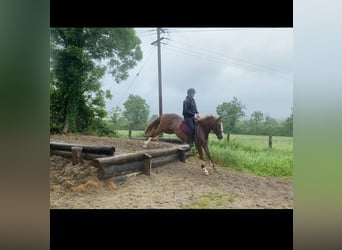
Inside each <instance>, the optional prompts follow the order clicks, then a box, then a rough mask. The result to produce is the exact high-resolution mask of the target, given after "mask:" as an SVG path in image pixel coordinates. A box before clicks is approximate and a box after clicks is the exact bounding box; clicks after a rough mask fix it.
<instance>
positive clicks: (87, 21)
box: [50, 0, 293, 27]
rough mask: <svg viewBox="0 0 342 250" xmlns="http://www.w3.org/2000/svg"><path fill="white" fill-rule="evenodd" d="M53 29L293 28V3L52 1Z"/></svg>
mask: <svg viewBox="0 0 342 250" xmlns="http://www.w3.org/2000/svg"><path fill="white" fill-rule="evenodd" d="M50 27H293V0H282V1H270V0H269V1H265V0H259V1H248V2H246V1H229V2H225V1H216V2H215V1H210V2H204V1H197V2H189V1H179V2H177V1H171V2H170V1H168V2H161V1H160V2H156V3H153V2H149V1H133V2H132V1H120V2H118V1H117V2H110V1H96V2H93V1H92V2H87V1H81V2H80V1H76V0H50Z"/></svg>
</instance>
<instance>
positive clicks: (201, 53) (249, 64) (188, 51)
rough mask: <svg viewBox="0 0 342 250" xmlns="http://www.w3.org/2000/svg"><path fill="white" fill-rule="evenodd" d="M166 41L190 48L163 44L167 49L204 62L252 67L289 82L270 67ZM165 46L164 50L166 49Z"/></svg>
mask: <svg viewBox="0 0 342 250" xmlns="http://www.w3.org/2000/svg"><path fill="white" fill-rule="evenodd" d="M168 40H170V41H172V42H176V43H181V44H185V45H187V46H189V47H191V49H189V48H184V47H183V48H182V47H178V46H174V45H172V44H169V43H168V44H165V45H167V46H169V47H173V48H175V49H176V51H177V52H180V53H184V54H189V55H192V56H197V57H201V58H204V59H206V60H211V61H214V62H216V63H221V64H225V65H227V64H230V65H233V66H238V67H240V68H241V67H243V68H245V69H246V68H250V69H251V67H252V69H256V68H257V69H260V70H263V71H266V72H267V73H280V74H282V75H283V76H286V77H285V78H284V77H281V76H279V75H278V76H279V77H280V78H282V79H285V80H290V79H289V78H287V77H289V76H290V75H289V74H288V73H284V72H281V71H279V70H276V69H273V68H270V67H267V66H263V65H260V64H256V63H252V62H250V61H247V60H244V59H239V58H234V57H231V56H227V55H223V54H222V53H218V52H214V51H210V50H207V49H204V48H199V47H196V46H193V45H190V44H187V43H183V42H178V41H175V40H173V39H168ZM167 46H166V47H165V48H167ZM194 48H195V49H196V48H197V49H199V51H196V50H194ZM206 53H207V54H206ZM215 55H217V56H215ZM218 56H219V57H221V58H219V57H218ZM227 58H228V59H230V60H231V61H229V62H228V61H227Z"/></svg>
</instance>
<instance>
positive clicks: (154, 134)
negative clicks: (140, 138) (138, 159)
mask: <svg viewBox="0 0 342 250" xmlns="http://www.w3.org/2000/svg"><path fill="white" fill-rule="evenodd" d="M160 133H161V131H160V130H159V127H158V128H157V129H156V130H155V131H154V132H152V133H151V135H150V137H149V138H148V140H147V141H145V142H144V145H143V148H147V146H148V144H149V142H150V141H151V140H152V138H153V137H156V136H157V135H159V134H160Z"/></svg>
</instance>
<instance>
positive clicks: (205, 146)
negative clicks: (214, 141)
mask: <svg viewBox="0 0 342 250" xmlns="http://www.w3.org/2000/svg"><path fill="white" fill-rule="evenodd" d="M204 150H205V153H206V154H207V157H208V159H209V164H210V166H211V167H212V168H213V169H214V170H216V166H215V164H214V162H213V160H212V159H211V156H210V153H209V148H208V144H206V145H204Z"/></svg>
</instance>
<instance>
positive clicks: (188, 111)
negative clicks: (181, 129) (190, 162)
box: [183, 88, 199, 147]
mask: <svg viewBox="0 0 342 250" xmlns="http://www.w3.org/2000/svg"><path fill="white" fill-rule="evenodd" d="M195 93H196V91H195V89H193V88H190V89H188V92H187V96H186V97H185V100H184V101H183V116H184V121H185V123H186V125H187V126H188V128H189V141H188V143H189V145H190V146H191V147H193V146H194V137H195V118H199V113H198V111H197V106H196V102H195V99H194V96H195Z"/></svg>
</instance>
